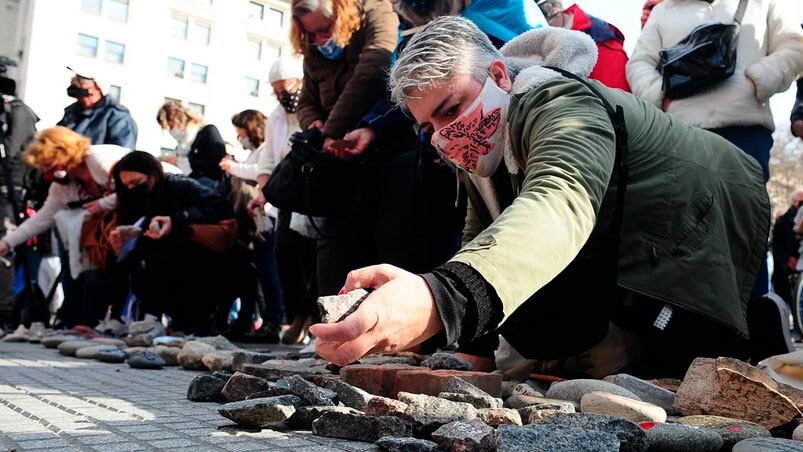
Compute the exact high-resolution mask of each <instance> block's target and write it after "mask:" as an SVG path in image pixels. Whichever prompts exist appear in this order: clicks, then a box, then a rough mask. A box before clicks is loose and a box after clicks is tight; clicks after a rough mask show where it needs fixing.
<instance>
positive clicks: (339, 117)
mask: <svg viewBox="0 0 803 452" xmlns="http://www.w3.org/2000/svg"><path fill="white" fill-rule="evenodd" d="M291 11H292V15H293V21H292V24H291V29H290V42H291V43H292V45H293V48H294V50H295V52H296V53H297V54H300V55H303V57H304V63H303V66H304V80H303V85H302V89H301V97H300V99H299V102H298V108H297V116H298V122H299V125H300V127H301V129H302V130H306V129H311V128H317V129H319V130H320V131H321V134H322V136H323V139H322V142H323V145H322V147H323V149H325V150H327V151H329V152H332V153H334V154H337V153H338V149H337V147H338V143H337V140H341V139H342V138H343V136H344V135H345V134H346V133H347V132H349V131H350V130H353V129H354V128H355V127H356V126H357V124H358V123H359V122H360V119H361V118H362V117H363V116H364V115H365V114H366V113H368V112H369V111H370V110H371V108H372V107H373V106H374V104H375V103H376V102H377V101H379V100H380V99H382V98H383V96H384V95H385V87H386V84H387V72H388V68H389V66H390V61H391V54H392V53H393V51H394V50H395V49H396V43H397V39H398V27H399V18H398V16H396V14H395V13H394V12H393V5H392V4H391V2H390V1H389V0H293V1H292V2H291ZM374 154H379V153H374ZM366 157H368V156H366ZM371 157H372V158H373V157H379V156H378V155H377V156H371ZM377 176H378V172H376V171H375V172H374V173H373V174H366V175H365V177H361V178H360V179H361V180H362V181H364V182H365V183H364V184H362V186H361V187H360V188H358V190H359V193H357V194H355V196H354V197H353V199H350V200H343V210H344V211H352V212H356V213H355V214H354V215H351V216H350V217H349V218H335V217H327V218H325V219H324V220H323V221H321V222H320V223H321V224H319V225H318V226H319V229H320V230H321V232H322V236H321V237H319V238H318V243H317V249H318V258H317V262H318V269H319V271H318V283H319V284H318V285H319V288H320V290H321V293H322V294H331V293H336V292H337V290H338V289H339V288H340V286H341V285H342V283H343V281H344V280H345V277H346V274H347V273H348V271H349V270H351V269H354V268H357V267H359V266H361V265H363V264H365V263H368V262H373V261H375V259H376V258H375V256H376V249H375V248H376V246H375V244H374V243H372V242H373V241H372V240H366V237H373V236H374V232H375V231H374V229H375V215H374V214H373V209H375V205H376V204H377V201H376V200H373V199H372V198H374V197H375V194H376V193H377V192H378V191H379V190H378V187H379V185H380V183H381V180H379V179H380V177H377ZM350 202H356V203H358V205H356V206H352V205H350V204H349V203H350Z"/></svg>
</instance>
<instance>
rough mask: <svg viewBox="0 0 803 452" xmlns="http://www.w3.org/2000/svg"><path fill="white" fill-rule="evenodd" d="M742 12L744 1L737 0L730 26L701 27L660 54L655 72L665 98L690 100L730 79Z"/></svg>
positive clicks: (733, 66)
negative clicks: (660, 79) (737, 5)
mask: <svg viewBox="0 0 803 452" xmlns="http://www.w3.org/2000/svg"><path fill="white" fill-rule="evenodd" d="M745 9H747V0H739V7H738V9H737V10H736V15H735V17H734V18H733V23H731V24H724V23H715V24H705V25H700V26H698V27H697V28H695V29H694V30H692V32H691V34H689V36H687V37H686V38H684V39H683V40H682V41H680V42H679V43H678V44H677V45H676V46H673V47H669V48H666V49H663V50H661V52H660V54H659V61H658V67H657V69H658V72H660V73H661V75H663V90H664V93H665V95H666V97H668V98H670V99H683V98H685V97H690V96H693V95H695V94H697V93H699V92H701V91H705V90H706V89H708V88H709V87H711V86H713V85H716V84H717V83H719V82H721V81H723V80H725V79H727V78H728V77H730V76H731V75H733V72H734V71H735V69H736V47H737V40H738V39H739V32H740V31H741V28H742V25H741V24H742V18H743V17H744V12H745Z"/></svg>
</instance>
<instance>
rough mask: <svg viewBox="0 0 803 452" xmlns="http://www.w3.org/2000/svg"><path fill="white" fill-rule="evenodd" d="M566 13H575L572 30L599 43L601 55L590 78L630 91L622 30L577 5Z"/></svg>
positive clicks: (608, 85) (610, 86) (569, 8)
mask: <svg viewBox="0 0 803 452" xmlns="http://www.w3.org/2000/svg"><path fill="white" fill-rule="evenodd" d="M565 13H566V14H573V15H574V23H573V24H572V30H577V31H582V32H583V33H586V34H588V35H589V36H591V38H592V39H594V42H596V43H597V49H598V51H599V56H598V57H597V65H596V66H594V70H593V71H591V76H590V78H592V79H594V80H598V81H599V82H601V83H602V84H603V85H605V86H607V87H609V88H619V89H621V90H623V91H627V92H630V85H628V84H627V76H626V75H625V65H626V64H627V54H626V53H625V49H624V43H625V37H624V35H623V34H622V32H621V31H619V29H618V28H616V27H614V26H613V25H611V24H609V23H607V22H604V21H602V20H600V19H597V18H596V17H593V16H589V15H588V14H586V13H585V12H584V11H583V10H582V9H580V7H579V6H577V5H572V6H570V7H568V8H566V10H565Z"/></svg>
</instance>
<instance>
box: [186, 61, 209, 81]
mask: <svg viewBox="0 0 803 452" xmlns="http://www.w3.org/2000/svg"><path fill="white" fill-rule="evenodd" d="M208 73H209V68H208V67H206V66H204V65H203V64H197V63H192V66H190V80H192V81H193V82H198V83H206V76H207V75H208Z"/></svg>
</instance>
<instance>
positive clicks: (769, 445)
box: [733, 438, 803, 452]
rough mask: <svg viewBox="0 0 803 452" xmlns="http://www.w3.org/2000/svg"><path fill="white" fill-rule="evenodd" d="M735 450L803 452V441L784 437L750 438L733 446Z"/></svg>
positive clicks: (735, 451) (737, 451) (748, 451)
mask: <svg viewBox="0 0 803 452" xmlns="http://www.w3.org/2000/svg"><path fill="white" fill-rule="evenodd" d="M733 452H803V443H800V442H798V441H793V440H791V439H782V438H750V439H746V440H743V441H740V442H738V443H737V444H736V445H735V446H733Z"/></svg>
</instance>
